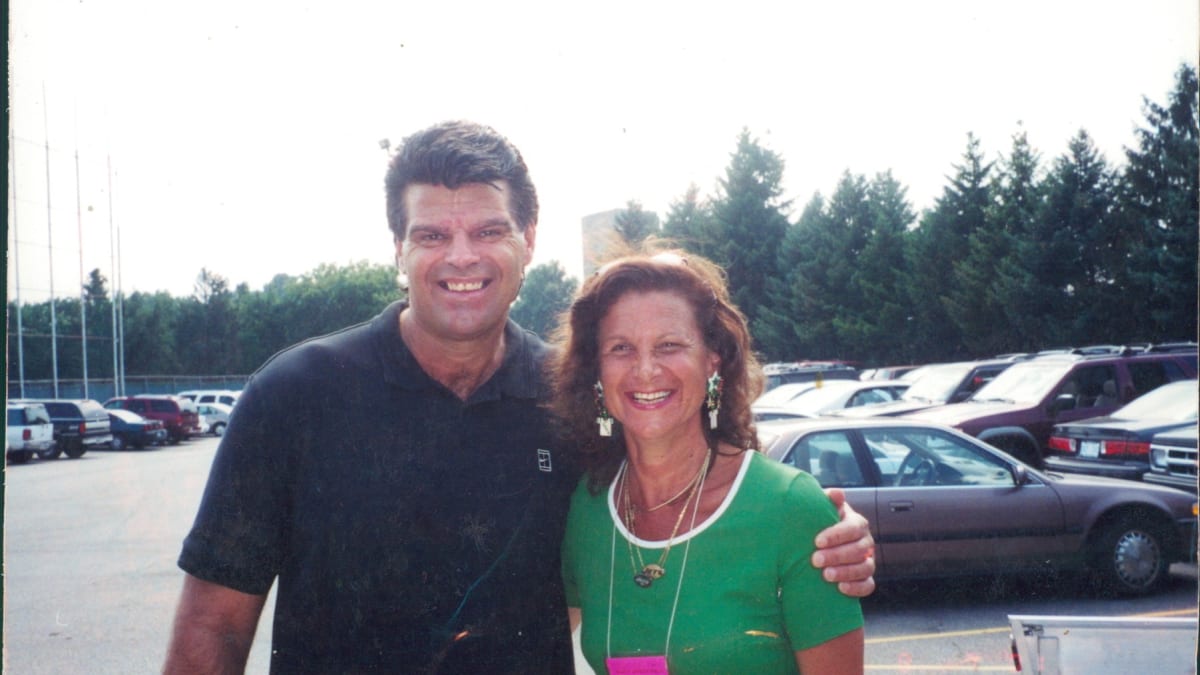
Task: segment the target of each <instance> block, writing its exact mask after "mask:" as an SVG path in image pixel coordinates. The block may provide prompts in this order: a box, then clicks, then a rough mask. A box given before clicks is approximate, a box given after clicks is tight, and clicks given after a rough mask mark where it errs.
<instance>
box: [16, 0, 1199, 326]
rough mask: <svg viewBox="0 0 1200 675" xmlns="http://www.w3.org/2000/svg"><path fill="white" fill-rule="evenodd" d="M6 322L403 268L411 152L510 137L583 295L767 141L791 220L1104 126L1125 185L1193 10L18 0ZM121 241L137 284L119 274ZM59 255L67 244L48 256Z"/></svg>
mask: <svg viewBox="0 0 1200 675" xmlns="http://www.w3.org/2000/svg"><path fill="white" fill-rule="evenodd" d="M9 7H10V26H9V50H10V52H9V56H10V73H9V76H10V77H9V97H10V118H9V120H10V129H9V132H10V135H11V136H10V139H11V140H10V154H9V179H8V193H9V194H8V206H9V208H8V230H9V231H8V284H9V287H8V297H9V300H13V299H15V298H16V296H17V293H18V292H19V293H20V299H21V301H22V302H40V301H43V300H45V299H46V298H47V297H49V295H50V292H51V288H53V293H54V295H55V296H57V297H64V296H70V295H75V294H77V293H78V288H79V287H80V279H81V277H82V274H83V273H86V272H87V271H90V270H92V269H93V268H99V269H100V270H101V273H102V274H103V275H104V276H105V277H106V278H108V279H110V280H114V281H116V280H119V282H120V286H121V288H122V289H123V290H124V291H125V292H126V293H131V292H134V291H141V292H155V291H166V292H168V293H170V294H172V295H175V296H186V295H190V294H191V293H192V292H193V287H194V286H193V285H194V283H195V280H196V277H197V275H198V274H199V272H200V270H201V269H207V270H209V271H210V272H213V273H216V274H219V275H221V276H223V277H225V278H226V279H227V280H229V282H230V285H231V287H232V286H236V285H238V284H241V283H246V284H248V285H249V287H250V288H251V289H254V290H257V289H261V288H262V286H263V285H264V284H266V283H267V282H268V281H270V280H271V278H273V277H274V276H275V275H277V274H280V273H285V274H290V275H300V274H303V273H305V272H308V271H311V270H313V269H314V268H316V267H317V266H319V265H321V264H334V265H346V264H350V263H354V262H358V261H367V262H371V263H380V264H391V263H392V261H393V248H392V240H391V234H390V232H389V231H388V229H387V225H386V221H385V217H384V195H383V174H384V171H385V169H386V162H387V153H386V151H385V150H384V149H383V148H382V147H381V141H383V140H384V139H387V140H388V141H389V142H390V144H392V145H393V146H394V145H395V144H396V143H398V142H399V141H400V140H401V139H402V138H404V137H405V136H406V135H408V134H410V133H412V132H414V131H417V130H419V129H421V128H424V127H426V126H428V125H430V124H433V123H435V122H438V121H441V120H444V119H471V120H475V121H478V122H482V123H485V124H488V125H491V126H492V127H494V128H496V129H497V130H498V131H500V132H501V133H503V134H505V135H506V136H508V137H509V138H510V139H511V140H512V141H513V142H514V143H515V144H516V145H517V147H518V148H520V149H521V151H522V153H523V155H524V157H525V159H526V162H527V164H528V165H529V168H530V172H531V174H532V176H533V179H534V182H535V184H536V185H537V186H538V190H539V195H540V199H541V217H540V222H539V227H538V243H537V250H536V253H535V257H534V261H533V262H534V264H543V263H547V262H550V261H552V260H557V261H559V262H560V263H561V264H562V265H563V267H564V268H565V269H566V270H567V272H568V274H571V275H574V276H578V275H580V274H581V270H582V250H581V247H582V244H581V238H580V232H579V226H580V220H581V219H582V218H583V217H584V216H586V215H588V214H592V213H596V212H600V211H607V210H610V209H618V208H622V207H624V206H625V204H626V203H627V202H628V201H629V200H638V201H640V202H641V203H642V204H643V206H644V207H645V208H647V209H649V210H653V211H657V212H658V213H659V214H660V215H665V213H666V212H667V210H668V208H669V207H670V205H671V203H672V202H673V201H675V200H677V199H679V198H680V197H681V196H682V195H683V194H684V193H685V191H686V190H687V188H688V186H689V185H691V184H695V185H696V186H698V187H699V188H700V191H701V193H702V194H704V195H706V196H712V195H713V194H714V191H715V186H716V182H717V180H718V178H719V177H720V176H721V175H722V174H723V172H724V170H725V168H726V166H727V165H728V162H729V158H730V154H731V153H732V152H733V150H734V148H735V146H736V141H737V137H738V134H739V133H740V132H741V130H742V129H743V128H745V129H747V130H749V132H750V133H751V134H752V135H753V136H754V137H755V138H757V139H758V140H759V142H760V143H762V144H763V145H765V146H766V147H768V148H770V149H771V150H774V151H775V152H777V153H779V154H780V155H781V156H782V157H783V159H784V161H785V163H786V168H785V173H784V190H785V193H786V197H787V198H789V199H791V200H792V201H793V202H794V203H793V209H794V213H797V214H798V213H799V211H800V209H802V208H803V206H804V204H805V203H807V202H808V200H809V199H810V198H811V197H812V196H813V195H814V194H815V193H818V192H819V193H821V194H823V195H826V196H828V195H830V194H831V193H832V192H833V191H834V189H835V187H836V185H837V182H838V180H839V178H840V177H841V176H842V174H843V173H844V172H846V171H850V172H851V173H853V174H862V175H865V176H868V177H871V176H874V175H875V174H876V173H880V172H884V171H889V170H890V171H891V172H892V174H893V176H894V177H895V178H896V179H897V180H898V181H899V182H900V183H901V184H902V185H904V186H905V187H907V189H908V197H909V201H910V203H911V205H912V206H913V208H914V209H915V210H916V211H918V212H919V211H921V210H924V209H927V208H930V207H932V206H933V204H934V200H935V199H936V198H937V197H938V195H939V194H941V192H942V190H943V188H944V187H945V185H946V176H948V175H950V174H952V173H953V171H954V169H953V165H954V164H956V163H958V162H959V161H960V160H961V157H962V155H963V152H964V150H965V148H966V143H967V134H968V133H969V132H970V133H974V134H975V136H976V137H977V138H979V139H980V141H981V148H982V150H983V151H984V153H985V156H986V157H987V158H988V159H998V158H999V157H1000V156H1001V155H1002V154H1005V153H1007V152H1008V150H1009V149H1010V147H1011V143H1012V138H1013V136H1014V134H1017V133H1019V132H1024V133H1026V134H1027V135H1028V138H1029V141H1030V143H1031V144H1032V145H1033V147H1034V149H1035V150H1037V151H1038V152H1039V153H1040V154H1041V159H1042V162H1043V166H1048V165H1049V164H1050V162H1052V161H1053V159H1054V158H1056V157H1058V156H1060V155H1061V154H1063V153H1064V152H1065V151H1066V147H1067V143H1068V141H1069V140H1070V139H1071V137H1072V136H1074V135H1075V133H1076V132H1078V131H1079V130H1080V129H1086V130H1087V131H1088V133H1089V134H1090V135H1091V136H1092V138H1093V140H1094V142H1095V144H1096V146H1097V147H1098V148H1099V150H1100V151H1101V152H1102V153H1103V155H1104V156H1105V157H1106V158H1107V160H1108V161H1109V162H1110V163H1111V164H1112V165H1114V166H1119V165H1121V164H1122V163H1123V161H1124V152H1123V148H1125V147H1129V146H1133V145H1134V142H1135V141H1134V130H1135V129H1136V128H1137V127H1138V126H1139V125H1141V124H1143V123H1144V116H1143V114H1142V99H1143V97H1148V98H1149V99H1150V100H1152V101H1155V102H1164V101H1165V100H1166V98H1167V95H1168V93H1169V92H1170V91H1171V89H1172V86H1173V82H1174V75H1175V72H1176V70H1177V69H1178V67H1179V66H1180V64H1182V63H1190V64H1192V65H1193V66H1195V65H1196V62H1197V58H1198V54H1200V37H1198V35H1200V30H1198V26H1200V8H1198V6H1197V3H1196V2H1195V0H1126V1H1120V2H1117V1H1112V0H1089V1H1082V0H1009V1H1006V2H982V1H977V2H962V1H961V0H958V1H945V2H942V1H932V0H908V1H906V2H895V1H894V0H858V1H855V0H847V1H844V2H836V3H834V2H822V3H798V2H793V3H782V2H765V1H762V0H742V1H740V2H737V3H721V4H716V3H707V2H695V0H691V1H690V2H677V1H675V0H661V1H658V2H627V1H625V0H615V1H612V2H608V3H588V4H586V5H580V4H579V3H563V2H548V1H547V2H528V1H522V0H514V1H512V2H507V3H497V2H475V1H473V0H464V1H461V2H455V3H430V2H412V1H407V2H386V3H385V2H356V1H354V0H347V1H346V2H340V3H312V2H306V1H303V0H301V1H295V0H294V1H290V2H283V1H276V0H261V1H258V2H246V1H245V0H241V1H237V2H234V1H230V0H210V1H209V2H204V3H168V2H161V1H159V0H105V1H103V2H100V1H98V0H70V1H68V0H11V1H10V3H9ZM113 233H119V242H120V246H119V251H120V264H119V266H114V264H113V258H114V256H113V251H114V249H115V247H114V246H113V242H114V236H113ZM51 242H53V246H51V244H50V243H51Z"/></svg>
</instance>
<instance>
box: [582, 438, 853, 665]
mask: <svg viewBox="0 0 1200 675" xmlns="http://www.w3.org/2000/svg"><path fill="white" fill-rule="evenodd" d="M614 484H615V481H614ZM612 494H613V490H612V486H610V487H609V489H608V490H605V491H603V492H602V493H601V494H599V495H592V494H590V493H589V492H588V490H587V486H586V478H585V479H584V481H582V482H581V483H580V484H579V486H578V487H577V488H576V490H575V494H574V495H573V497H572V500H571V512H570V515H569V516H568V524H567V534H566V538H565V540H564V541H563V580H564V582H565V587H566V593H567V605H568V606H570V607H579V608H581V609H582V610H583V626H582V633H581V639H582V646H583V653H584V656H585V657H586V658H587V660H588V663H590V664H591V666H592V668H593V669H595V670H596V672H597V673H605V672H607V671H606V668H605V657H606V656H614V657H619V656H650V655H662V654H663V653H664V649H667V651H666V654H667V663H668V667H669V668H670V672H671V673H672V674H673V675H678V674H680V673H702V672H703V673H737V672H741V673H794V672H796V660H795V655H794V652H795V651H796V650H801V649H805V648H808V647H813V646H815V645H819V644H821V643H823V642H826V641H828V640H830V639H832V638H835V637H837V636H839V635H843V634H845V633H848V632H850V631H852V630H854V629H856V628H859V627H861V626H862V625H863V618H862V610H861V608H860V607H859V603H858V600H857V599H854V598H849V597H846V596H844V595H842V594H841V593H840V592H838V590H837V587H836V586H835V585H834V584H830V583H827V582H825V581H824V580H823V579H822V578H821V573H820V570H818V569H816V568H815V567H813V566H812V563H811V562H810V558H811V555H812V553H813V551H814V550H815V546H814V544H813V540H814V538H815V537H816V535H817V533H818V532H820V531H821V530H822V529H824V528H825V527H828V526H829V525H832V524H834V523H835V522H837V519H838V517H837V512H836V510H835V509H834V507H833V504H832V503H831V502H830V501H829V499H828V498H827V497H826V496H825V493H824V492H823V491H822V490H821V488H820V486H819V485H818V484H817V481H816V480H815V479H814V478H813V477H812V476H810V475H809V474H807V473H803V472H800V471H797V470H796V469H793V468H792V467H788V466H784V465H782V464H779V463H778V462H774V461H772V460H769V459H767V458H765V457H763V456H762V455H760V454H758V453H756V452H746V453H745V454H744V459H743V462H742V466H741V469H740V470H739V473H738V476H737V478H736V479H735V481H734V484H733V486H732V487H731V488H730V491H729V494H728V496H727V497H726V498H725V501H724V503H723V504H722V505H721V507H720V508H718V510H717V511H716V512H715V513H714V514H713V515H712V516H710V517H709V518H708V519H707V520H706V521H704V522H703V523H696V525H695V528H694V529H692V530H691V531H690V532H688V533H687V534H685V535H681V536H679V537H677V538H676V541H675V543H674V544H673V545H672V547H671V551H670V554H669V556H668V558H667V561H666V563H665V564H664V565H663V566H664V567H665V569H666V575H665V576H663V578H661V579H659V580H657V581H655V582H654V583H653V585H651V586H650V587H649V588H641V587H639V586H637V585H636V584H635V583H634V581H633V574H634V571H633V564H632V563H631V562H630V558H631V555H630V548H629V547H630V545H633V546H639V545H640V546H642V558H643V559H644V560H645V561H646V562H652V561H657V560H658V558H659V555H660V554H661V552H662V548H663V546H664V545H665V544H666V542H664V541H659V542H647V541H643V540H640V539H636V538H631V535H629V533H628V531H627V530H626V529H625V527H624V525H623V523H622V522H621V519H620V518H618V517H617V511H616V510H615V508H614V505H613V501H612ZM688 518H690V515H689V516H685V521H687V519H688ZM681 579H682V583H681ZM610 593H611V598H612V601H611V606H610V602H609V597H610ZM673 605H674V606H675V607H674V616H673V620H672V608H673ZM610 610H611V617H612V619H611V631H610V629H609V625H610V623H609V613H610ZM669 625H670V626H671V629H670V646H669V648H667V641H668V626H669ZM606 645H607V646H606Z"/></svg>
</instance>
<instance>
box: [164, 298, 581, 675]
mask: <svg viewBox="0 0 1200 675" xmlns="http://www.w3.org/2000/svg"><path fill="white" fill-rule="evenodd" d="M401 309H403V305H402V304H400V303H396V304H393V305H392V306H390V307H388V308H387V309H386V310H384V312H383V313H382V314H380V315H379V316H378V317H376V318H375V319H373V320H372V321H370V322H368V323H364V324H361V325H358V326H353V327H351V328H347V329H345V330H343V331H340V332H338V333H334V334H332V335H328V336H325V337H321V338H317V339H313V340H309V341H307V342H304V343H302V344H300V345H297V346H295V347H292V348H289V349H287V350H285V351H283V352H281V353H279V354H277V355H276V356H274V357H272V358H271V359H270V360H269V361H268V362H267V363H266V365H264V366H263V367H262V368H261V369H260V370H259V371H258V372H257V373H255V374H254V376H253V377H252V378H251V380H250V382H249V383H248V385H247V387H246V389H245V391H244V393H243V395H242V397H241V399H240V400H239V401H238V404H237V407H236V408H235V412H234V415H233V418H232V419H231V421H230V424H229V428H228V430H227V431H226V435H225V436H224V438H223V439H222V441H221V445H220V448H219V450H218V451H217V454H216V458H215V460H214V462H213V467H212V471H211V474H210V475H209V479H208V485H207V487H206V489H205V492H204V498H203V501H202V503H201V506H200V511H199V514H198V515H197V517H196V522H195V525H194V526H193V529H192V531H191V533H190V534H189V535H188V536H187V538H186V540H185V541H184V544H183V551H182V553H181V555H180V558H179V566H180V567H181V568H182V569H183V570H185V571H186V572H188V573H189V574H192V575H194V576H196V577H199V578H201V579H205V580H208V581H212V582H215V583H218V584H221V585H224V586H228V587H230V588H234V589H237V590H240V591H243V592H246V593H254V594H264V593H266V592H267V591H268V590H269V589H270V587H271V584H272V582H273V581H274V580H275V579H276V577H278V584H279V586H278V590H277V599H276V610H275V621H274V634H273V636H272V661H271V665H272V671H273V672H280V673H299V672H321V673H333V672H337V673H349V672H375V671H378V672H438V673H458V672H464V673H465V672H473V673H480V672H496V673H501V672H503V673H531V672H538V673H543V672H571V669H572V651H571V640H570V635H569V631H568V628H567V623H566V610H565V606H564V601H563V594H562V584H561V580H560V567H559V546H560V543H561V540H562V534H563V527H564V523H565V519H566V511H567V505H568V500H569V495H570V492H571V490H572V488H573V487H574V485H575V482H576V480H577V477H578V473H577V470H575V469H573V468H570V467H568V464H567V461H566V457H565V456H564V453H562V451H561V450H560V449H559V447H558V446H557V445H556V444H555V442H554V440H553V438H552V435H551V431H550V424H549V419H548V415H547V413H546V412H545V411H544V410H543V409H541V407H540V403H541V402H542V401H543V400H544V399H545V397H546V395H547V388H546V385H545V382H544V380H543V376H542V373H541V366H542V362H543V360H544V359H545V357H546V355H547V348H546V346H545V345H544V344H543V343H542V342H541V341H540V340H539V339H538V338H537V337H536V336H534V335H533V334H531V333H528V332H526V331H524V330H522V329H521V328H520V327H519V326H517V325H516V324H515V323H513V322H511V321H510V322H509V323H508V326H507V328H506V333H505V339H506V344H507V350H506V353H505V356H504V361H503V363H502V365H501V366H500V369H499V370H498V371H497V372H496V373H495V374H494V375H493V376H492V378H491V379H490V380H489V381H488V382H487V383H485V384H484V385H483V386H482V387H480V388H479V390H478V391H476V392H475V393H474V394H473V395H472V396H471V398H470V400H468V401H466V402H463V401H461V400H459V399H458V398H457V397H456V396H455V395H454V394H453V393H451V392H450V391H449V390H448V389H446V388H445V387H443V386H442V385H441V384H439V383H437V382H436V381H434V380H433V379H432V378H430V377H429V376H428V375H427V374H426V373H425V372H424V371H423V370H421V368H420V366H418V365H417V362H416V360H415V359H414V358H413V356H412V354H411V353H410V352H409V350H408V348H407V347H406V346H405V345H404V343H403V341H402V340H401V339H400V332H399V320H398V319H399V314H400V311H401Z"/></svg>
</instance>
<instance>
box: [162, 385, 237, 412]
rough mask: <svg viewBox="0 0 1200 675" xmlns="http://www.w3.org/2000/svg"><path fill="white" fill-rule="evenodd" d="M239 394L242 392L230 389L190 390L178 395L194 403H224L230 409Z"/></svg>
mask: <svg viewBox="0 0 1200 675" xmlns="http://www.w3.org/2000/svg"><path fill="white" fill-rule="evenodd" d="M241 394H242V392H240V391H233V390H231V389H192V390H189V391H181V392H179V394H178V395H179V396H182V397H183V398H186V399H190V400H192V401H195V402H196V403H224V404H225V405H227V406H229V407H231V408H232V407H233V404H235V403H237V400H238V396H241Z"/></svg>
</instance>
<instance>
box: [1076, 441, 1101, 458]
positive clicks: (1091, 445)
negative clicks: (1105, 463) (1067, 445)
mask: <svg viewBox="0 0 1200 675" xmlns="http://www.w3.org/2000/svg"><path fill="white" fill-rule="evenodd" d="M1079 456H1080V457H1099V456H1100V441H1080V442H1079Z"/></svg>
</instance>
